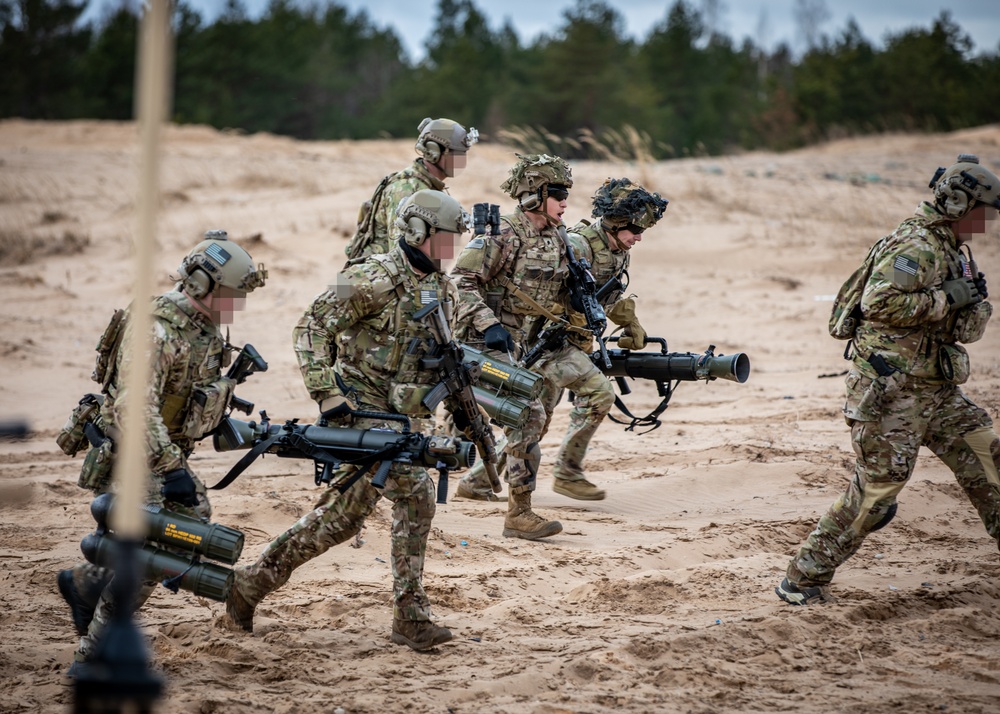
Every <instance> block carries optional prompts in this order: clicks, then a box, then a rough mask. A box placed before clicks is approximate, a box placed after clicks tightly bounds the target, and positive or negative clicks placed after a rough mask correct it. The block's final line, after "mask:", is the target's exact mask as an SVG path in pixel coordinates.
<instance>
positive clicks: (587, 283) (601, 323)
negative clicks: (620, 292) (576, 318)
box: [556, 225, 611, 369]
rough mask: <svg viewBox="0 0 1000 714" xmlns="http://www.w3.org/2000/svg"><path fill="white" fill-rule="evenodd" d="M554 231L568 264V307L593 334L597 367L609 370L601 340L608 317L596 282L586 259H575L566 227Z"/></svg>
mask: <svg viewBox="0 0 1000 714" xmlns="http://www.w3.org/2000/svg"><path fill="white" fill-rule="evenodd" d="M556 230H557V231H558V233H559V237H560V238H561V239H562V242H563V244H564V245H565V246H566V258H567V261H568V263H569V284H568V286H569V294H570V305H571V306H572V307H573V309H574V310H578V311H579V312H582V313H583V316H584V319H585V320H586V322H587V329H588V330H590V331H591V332H592V333H593V334H594V338H595V339H596V340H597V345H598V352H599V353H600V356H601V357H600V358H601V362H600V364H598V367H602V368H605V369H610V368H611V361H610V359H609V358H608V350H607V348H606V347H605V345H604V341H603V340H602V339H601V338H602V337H603V335H604V330H606V329H607V327H608V317H607V315H605V314H604V308H603V307H601V301H600V300H599V299H598V296H597V281H595V280H594V275H593V273H591V272H590V263H589V262H588V261H587V259H586V258H577V257H576V251H574V250H573V245H572V244H571V243H570V241H569V234H568V233H566V227H565V226H563V225H559V226H558V227H557V228H556Z"/></svg>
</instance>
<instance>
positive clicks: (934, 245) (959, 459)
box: [775, 154, 1000, 605]
mask: <svg viewBox="0 0 1000 714" xmlns="http://www.w3.org/2000/svg"><path fill="white" fill-rule="evenodd" d="M930 187H931V188H933V190H934V200H933V202H927V201H925V202H923V203H921V204H920V205H919V206H918V207H917V211H916V215H914V216H911V217H910V218H908V219H906V220H905V221H903V222H902V223H901V224H900V225H899V227H898V228H897V229H896V230H895V231H894V232H893V233H891V234H889V235H888V236H886V237H885V238H883V239H881V240H880V241H878V242H877V243H876V244H875V245H874V246H873V247H872V249H871V251H870V252H869V254H868V257H867V259H866V260H865V262H864V264H862V266H861V267H860V268H858V270H857V271H856V272H855V273H854V275H852V276H851V278H849V279H848V281H847V282H846V283H844V286H843V287H842V288H841V290H840V294H838V296H837V300H836V302H835V304H834V309H833V314H832V316H831V318H830V333H831V334H832V335H833V336H834V337H838V338H840V339H850V340H851V341H852V342H851V343H850V353H849V359H851V360H852V365H851V369H850V372H849V373H848V375H847V401H846V403H845V405H844V417H845V418H846V420H847V424H848V426H849V427H850V428H851V440H852V442H853V444H854V451H855V453H856V454H857V463H856V466H855V473H854V477H853V478H852V479H851V482H850V484H848V486H847V490H846V492H845V493H844V494H843V495H842V496H840V498H838V499H837V501H836V502H835V503H834V504H833V506H831V507H830V510H829V511H827V513H826V515H824V516H823V517H822V518H821V519H820V521H819V524H818V525H817V526H816V528H815V530H813V532H812V533H810V534H809V537H808V539H807V540H806V542H805V543H804V544H803V545H802V547H800V548H799V551H798V552H797V553H796V554H795V557H793V558H792V560H791V562H790V563H789V564H788V571H787V573H786V577H785V579H784V580H782V582H781V584H780V585H778V586H777V587H776V588H775V592H776V593H777V595H778V597H780V598H781V599H782V600H784V601H785V602H787V603H790V604H792V605H806V604H810V603H813V602H822V601H830V600H832V599H833V598H832V597H831V596H830V594H829V592H828V589H829V588H828V586H829V584H830V582H831V581H832V580H833V576H834V573H835V571H836V569H837V567H838V566H839V565H841V564H842V563H844V562H845V561H846V560H847V559H848V558H850V557H851V556H852V555H854V553H856V552H857V550H858V549H859V548H860V547H861V543H862V542H863V541H864V539H865V536H867V535H868V534H869V533H871V532H872V531H876V530H878V529H879V528H883V527H884V526H885V525H886V524H888V523H889V521H891V520H892V518H893V517H894V516H895V514H896V508H897V504H896V497H897V495H898V494H899V492H900V491H901V490H902V489H903V487H904V486H905V485H906V483H907V481H909V479H910V475H911V474H912V473H913V467H914V464H915V463H916V459H917V452H918V450H919V449H920V446H921V445H923V446H926V447H927V448H929V449H930V450H931V451H932V452H934V454H935V455H936V456H937V457H938V458H939V459H941V460H942V461H943V462H944V463H945V464H946V465H947V466H948V468H950V469H951V470H952V471H953V472H954V473H955V478H956V479H957V481H958V483H959V485H961V487H962V488H963V490H964V491H965V494H966V495H967V496H968V498H969V500H970V501H971V502H972V505H973V506H975V508H976V510H977V511H978V512H979V517H980V518H981V519H982V521H983V524H984V525H985V526H986V532H987V533H989V535H990V537H991V538H994V539H996V540H997V541H998V542H1000V478H998V475H997V471H998V467H1000V439H998V438H997V434H996V432H995V431H994V429H993V423H992V420H991V419H990V417H989V415H988V414H987V413H986V411H984V410H983V409H982V408H980V407H978V406H976V405H975V404H973V402H972V401H971V400H970V399H969V398H968V397H967V396H965V394H964V393H963V392H962V389H961V387H960V386H959V385H961V384H963V383H964V382H965V381H966V380H967V379H968V378H969V355H968V352H967V351H966V350H965V348H964V347H962V346H961V343H966V344H968V343H971V342H975V341H977V340H979V339H980V338H981V337H982V336H983V333H984V332H985V330H986V323H987V321H988V320H989V318H990V315H991V314H992V312H993V309H992V307H991V305H990V303H988V302H985V298H986V297H987V291H986V279H985V277H984V275H983V273H980V272H979V271H978V268H977V267H976V265H975V262H974V261H973V259H972V253H971V251H970V250H969V248H968V244H969V243H970V242H971V241H972V240H973V239H974V238H975V237H976V236H978V235H983V234H985V233H986V232H987V229H988V226H989V222H990V221H992V220H994V219H996V217H997V216H996V213H995V211H996V210H997V209H1000V179H998V178H997V176H996V175H995V174H993V173H992V172H990V171H987V170H986V169H985V168H984V167H983V166H981V165H980V164H979V159H978V158H977V157H975V156H971V155H967V154H963V155H961V156H959V157H958V163H956V164H955V165H953V166H951V167H950V168H948V169H944V168H941V169H938V172H937V173H936V174H935V175H934V177H933V178H932V179H931V182H930ZM963 248H964V252H963Z"/></svg>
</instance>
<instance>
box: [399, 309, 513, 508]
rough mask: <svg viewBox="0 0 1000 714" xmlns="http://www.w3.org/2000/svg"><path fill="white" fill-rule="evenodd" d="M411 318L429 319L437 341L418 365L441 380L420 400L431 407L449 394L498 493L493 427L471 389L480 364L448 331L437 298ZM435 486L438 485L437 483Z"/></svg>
mask: <svg viewBox="0 0 1000 714" xmlns="http://www.w3.org/2000/svg"><path fill="white" fill-rule="evenodd" d="M413 319H414V320H417V321H423V320H427V321H428V324H429V327H430V329H431V332H432V333H433V335H434V342H435V343H436V344H432V345H431V352H432V353H433V354H434V355H435V356H434V357H425V358H424V359H423V360H421V366H422V367H424V368H425V369H435V370H437V371H438V373H439V374H440V375H441V381H440V382H438V384H437V385H436V386H435V387H434V388H433V389H431V391H430V392H428V393H427V395H426V396H425V397H424V399H423V401H422V404H423V405H424V406H425V407H426V408H427V409H428V410H430V411H434V409H435V407H437V405H438V404H439V403H440V402H441V401H442V400H443V399H444V398H445V397H451V398H452V399H453V400H454V401H455V402H456V405H457V406H458V408H459V409H461V411H462V414H463V415H464V417H465V421H466V422H468V426H467V432H468V434H469V436H470V438H471V439H472V440H473V441H474V442H475V444H476V448H477V449H478V450H479V455H480V456H481V457H482V459H483V464H484V466H485V467H486V474H487V475H488V476H489V477H490V486H491V488H492V489H493V491H494V493H500V490H501V489H502V486H501V485H500V476H499V474H497V467H496V465H497V452H496V440H495V439H494V438H493V430H492V429H491V428H490V425H489V424H488V423H487V421H486V420H485V419H484V418H483V414H482V412H480V411H479V406H478V404H477V402H476V394H475V391H474V387H475V385H476V383H477V382H478V381H479V375H480V373H481V371H482V368H481V366H480V365H479V364H478V363H474V364H472V365H470V364H467V363H466V362H465V353H464V351H463V350H462V348H461V347H460V346H459V344H458V343H457V342H455V339H454V338H453V337H452V335H451V330H450V329H449V327H448V321H447V320H446V319H445V315H444V310H443V308H442V306H441V303H440V302H438V301H435V302H432V303H431V304H430V305H427V306H425V307H422V308H421V309H420V310H418V311H417V312H415V313H414V314H413ZM438 488H439V489H440V488H441V486H440V483H439V484H438Z"/></svg>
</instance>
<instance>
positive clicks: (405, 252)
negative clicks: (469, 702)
mask: <svg viewBox="0 0 1000 714" xmlns="http://www.w3.org/2000/svg"><path fill="white" fill-rule="evenodd" d="M465 220H466V216H465V214H464V212H463V211H462V208H461V206H460V205H459V204H458V202H457V201H456V200H455V199H453V198H452V197H451V196H448V195H447V194H445V193H442V192H440V191H430V190H423V191H418V192H417V193H415V194H414V195H413V196H412V197H410V198H409V199H407V200H406V201H405V203H404V205H403V206H402V207H401V210H400V214H399V217H398V218H397V219H396V223H395V228H396V236H398V237H399V238H398V242H397V244H396V245H395V246H394V247H393V248H392V250H390V251H389V252H388V253H387V254H382V255H373V256H369V257H368V258H367V259H366V260H364V261H362V262H359V263H354V264H352V265H350V266H348V267H347V268H345V269H344V271H343V272H342V273H341V274H340V275H339V276H338V280H337V284H336V285H335V286H333V287H331V288H330V289H329V290H327V291H326V292H324V293H322V294H320V295H319V296H318V297H317V298H316V299H315V300H314V301H313V303H312V305H310V306H309V308H308V309H307V310H306V312H305V315H303V317H302V319H301V320H299V323H298V325H297V326H296V327H295V330H294V343H295V354H296V355H297V357H298V360H299V366H300V368H301V370H302V376H303V378H304V379H305V383H306V387H307V388H308V390H309V395H310V396H311V397H312V398H313V399H315V400H316V401H317V402H318V403H319V405H320V412H321V414H322V416H323V418H324V419H326V420H335V421H338V422H341V423H342V424H343V425H350V426H352V427H354V428H356V429H367V428H380V429H394V430H396V431H399V430H400V428H401V425H400V423H399V422H396V421H386V420H383V419H377V418H361V417H352V416H351V412H352V405H353V406H354V408H356V409H360V410H362V411H366V412H380V413H390V414H402V415H405V416H407V417H411V418H414V419H419V420H427V423H428V425H432V422H431V421H430V420H431V419H432V415H431V414H430V413H429V412H428V411H427V409H426V408H425V407H424V406H423V404H421V400H422V399H423V397H424V396H425V395H426V394H427V392H428V391H429V390H430V389H431V388H432V387H433V386H434V385H435V384H436V383H437V382H438V381H439V380H440V377H439V375H438V373H437V371H436V370H433V369H427V368H426V367H423V366H421V360H422V359H423V358H425V357H428V354H427V345H428V343H429V340H430V338H431V337H432V333H431V331H430V329H429V328H428V326H427V325H425V324H424V323H423V322H421V321H417V320H414V319H413V315H414V313H415V312H417V311H418V310H420V309H421V308H422V307H424V306H426V305H429V304H431V303H433V302H435V301H440V302H441V303H442V304H443V305H444V304H447V303H451V304H452V305H454V304H455V302H456V300H457V298H458V294H457V291H456V290H455V287H454V285H453V283H452V281H451V279H450V278H449V277H448V276H447V275H446V274H444V273H441V272H440V270H441V259H442V258H451V257H453V256H454V250H455V239H456V238H457V236H458V235H460V234H461V233H463V232H464V231H465V229H466V223H465ZM401 233H402V235H401ZM334 348H335V349H336V360H335V361H334V360H333V359H331V354H332V350H333V349H334ZM446 404H447V402H446ZM456 422H457V419H456ZM458 426H460V427H461V425H460V424H459V425H458ZM356 471H357V467H355V466H351V465H343V466H341V467H340V468H339V469H338V470H337V471H336V472H335V473H334V475H333V478H332V479H331V481H330V486H329V488H328V489H327V490H326V491H325V492H324V493H323V495H322V496H321V497H320V499H319V501H318V503H317V504H316V507H315V509H313V510H312V511H310V512H309V513H307V514H306V515H305V516H303V517H302V518H300V519H299V521H298V522H296V523H295V524H294V525H293V526H292V527H291V528H289V529H288V530H287V531H285V532H284V533H282V534H281V535H279V536H278V537H277V538H275V539H274V540H273V541H272V542H271V543H270V545H268V546H267V548H265V549H264V552H263V553H262V554H261V555H260V557H259V558H258V559H257V561H256V562H255V563H253V564H252V565H247V566H242V567H239V568H236V569H235V573H236V581H235V584H234V587H233V589H232V591H231V594H230V597H229V600H228V601H227V603H226V612H227V613H228V615H229V617H230V619H231V620H232V621H233V622H234V623H235V624H236V625H238V626H239V627H241V628H242V629H244V630H246V631H248V632H252V631H253V615H254V610H255V609H256V607H257V605H258V603H260V601H261V600H262V599H263V598H264V597H265V596H266V595H267V594H268V593H271V592H274V591H275V590H277V589H278V588H279V587H281V586H282V585H283V584H284V583H286V582H287V581H288V579H289V578H290V577H291V574H292V571H294V570H295V569H296V568H298V567H299V566H301V565H303V564H305V563H307V562H308V561H310V560H312V559H313V558H315V557H317V556H319V555H321V554H323V553H325V552H326V551H327V550H328V549H329V548H330V547H332V546H334V545H337V544H338V543H343V542H344V541H345V540H347V539H349V538H351V537H353V536H354V535H355V534H356V533H358V532H359V531H360V529H361V526H362V525H363V523H364V520H365V518H366V517H367V516H368V514H369V513H371V511H372V509H373V508H375V504H376V503H377V502H378V500H379V498H380V497H381V496H385V497H386V498H387V499H389V500H390V501H392V503H393V506H392V575H393V625H392V641H393V642H396V643H398V644H405V645H408V646H409V647H411V648H413V649H415V650H426V649H429V648H431V647H434V646H435V645H439V644H441V643H444V642H447V641H449V640H450V639H451V638H452V635H451V632H450V631H449V630H448V629H447V628H444V627H440V626H438V625H435V624H434V623H432V622H431V620H430V616H431V613H430V602H429V600H428V598H427V594H426V593H425V592H424V588H423V585H422V582H421V580H422V576H423V567H424V554H425V552H426V549H427V536H428V533H429V532H430V528H431V519H432V518H433V517H434V511H435V504H434V496H435V493H434V484H433V482H432V481H431V478H430V476H429V475H428V473H427V471H426V470H425V469H424V468H423V467H421V466H416V465H414V466H408V465H404V464H400V463H394V464H393V466H392V469H391V471H390V472H389V477H388V480H387V481H386V486H385V489H384V490H379V489H378V488H376V487H375V486H373V485H372V484H371V478H372V476H373V473H372V472H369V473H367V474H365V476H364V477H363V478H356V479H355V478H352V477H353V476H354V474H355V472H356ZM352 481H353V483H352ZM341 489H343V492H341Z"/></svg>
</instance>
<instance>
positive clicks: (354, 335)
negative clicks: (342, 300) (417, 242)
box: [335, 250, 454, 417]
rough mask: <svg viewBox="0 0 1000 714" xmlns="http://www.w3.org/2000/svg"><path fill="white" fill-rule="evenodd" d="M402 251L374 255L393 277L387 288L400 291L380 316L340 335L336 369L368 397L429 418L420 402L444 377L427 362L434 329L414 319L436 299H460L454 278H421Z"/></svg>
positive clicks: (363, 395)
mask: <svg viewBox="0 0 1000 714" xmlns="http://www.w3.org/2000/svg"><path fill="white" fill-rule="evenodd" d="M405 260H406V258H405V256H404V255H403V253H402V251H401V250H393V251H392V252H391V253H387V254H381V255H372V256H369V258H368V261H370V262H374V263H376V264H378V266H379V267H380V268H381V269H382V271H384V273H385V274H386V276H387V277H388V279H389V280H388V284H387V287H386V289H387V290H388V291H391V292H393V293H394V297H393V298H391V299H388V300H387V301H386V303H385V306H384V307H383V308H382V310H381V311H379V312H378V313H377V314H375V315H368V316H365V317H364V318H363V319H361V320H359V321H358V322H356V323H355V324H354V325H352V326H351V327H349V328H347V329H346V330H344V331H343V332H341V333H339V334H338V335H337V336H336V338H335V339H336V345H337V366H336V371H337V372H338V374H341V375H342V376H343V377H344V378H345V380H346V381H347V382H348V383H349V384H350V385H351V386H355V387H357V388H358V389H359V391H361V392H362V395H361V397H362V399H364V397H365V394H366V393H368V392H370V391H372V390H374V391H375V392H376V394H372V395H369V398H368V400H367V401H369V402H371V401H375V402H378V401H383V400H384V401H386V402H387V403H388V404H389V405H390V406H391V407H392V408H393V409H394V410H395V411H397V412H398V413H400V414H406V415H408V416H416V417H426V416H429V412H428V410H427V409H426V408H425V407H423V405H422V404H421V403H420V402H421V400H422V399H423V397H424V396H425V395H426V394H427V392H428V391H430V389H431V388H432V387H433V386H434V385H436V384H437V383H438V382H439V381H441V376H440V374H438V372H437V371H436V370H432V369H427V368H426V367H423V366H422V365H421V361H422V360H423V359H424V358H426V357H429V356H432V355H431V354H430V351H429V349H428V348H429V346H430V343H431V340H432V338H433V333H432V332H431V330H430V329H429V327H428V326H427V324H426V323H424V322H418V321H416V320H414V319H413V315H414V313H416V312H417V311H418V310H420V309H421V308H423V307H426V306H427V305H430V304H431V303H433V302H436V301H437V302H443V301H445V300H451V301H453V300H454V295H452V294H451V293H450V292H449V282H450V281H449V278H448V277H447V276H445V275H443V274H440V273H435V274H431V275H427V276H424V277H423V278H418V277H417V276H416V274H415V273H413V272H412V271H410V270H409V269H408V268H407V267H406V266H405V265H403V264H402V261H405Z"/></svg>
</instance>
